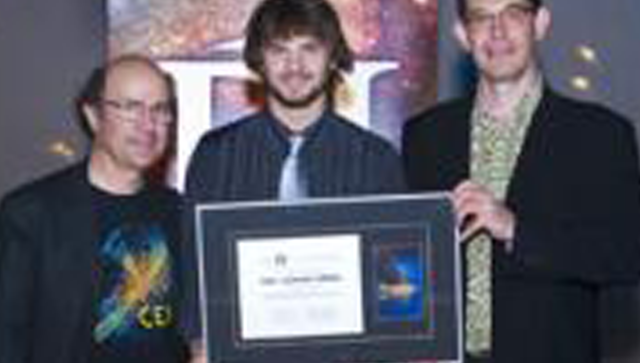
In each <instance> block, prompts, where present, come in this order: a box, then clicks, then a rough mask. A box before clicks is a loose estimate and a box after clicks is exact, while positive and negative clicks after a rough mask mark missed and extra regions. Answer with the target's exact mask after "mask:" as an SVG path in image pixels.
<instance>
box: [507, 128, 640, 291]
mask: <svg viewBox="0 0 640 363" xmlns="http://www.w3.org/2000/svg"><path fill="white" fill-rule="evenodd" d="M592 121H594V122H599V121H601V124H602V125H605V126H603V127H599V128H597V129H592V130H595V131H597V132H591V133H590V134H589V135H590V136H589V137H587V138H582V139H580V141H579V143H578V144H576V143H571V145H567V146H565V147H564V149H562V151H561V152H556V153H554V156H553V158H552V159H553V160H551V158H547V159H545V161H544V163H546V164H550V163H554V162H559V164H556V165H555V166H554V168H553V169H555V172H554V173H555V175H547V176H546V180H543V179H541V178H539V177H537V178H536V181H537V183H536V184H535V185H534V184H530V185H528V186H527V188H526V189H527V190H528V191H532V190H535V192H534V196H533V197H531V196H530V195H529V196H523V198H528V199H527V200H526V201H524V202H522V201H521V200H516V201H515V203H514V205H515V207H516V208H517V210H516V215H517V216H518V222H517V226H516V236H515V239H514V242H515V243H514V246H515V249H514V251H513V256H511V257H510V258H513V261H516V263H517V264H518V265H520V266H523V267H524V268H526V269H527V271H529V272H533V273H535V274H541V275H543V276H548V277H552V278H554V279H570V280H577V281H581V282H585V283H596V284H602V283H611V282H630V281H635V280H636V279H637V278H638V277H639V276H640V171H639V167H638V164H639V162H638V155H637V150H636V143H635V139H634V137H633V132H632V130H631V127H627V126H629V124H626V123H622V122H617V123H616V122H611V121H612V120H611V119H606V120H592ZM613 121H615V120H613ZM612 125H613V126H612ZM616 125H617V126H616ZM587 127H590V126H587ZM577 135H579V133H577V134H576V137H577ZM580 143H582V144H580ZM566 144H569V143H568V142H567V143H566ZM585 146H586V147H585ZM564 155H568V156H564ZM563 160H564V161H563ZM536 170H538V174H540V173H541V172H540V170H542V169H541V168H537V169H536ZM534 199H537V200H534ZM521 202H522V203H521ZM524 205H528V206H527V207H521V206H524ZM532 205H534V207H531V206H532ZM543 205H544V206H545V207H544V208H542V207H540V208H537V207H535V206H543Z"/></svg>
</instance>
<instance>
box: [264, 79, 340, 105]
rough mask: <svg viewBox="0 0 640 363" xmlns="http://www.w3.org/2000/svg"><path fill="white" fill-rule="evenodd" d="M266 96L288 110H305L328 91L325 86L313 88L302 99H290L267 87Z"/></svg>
mask: <svg viewBox="0 0 640 363" xmlns="http://www.w3.org/2000/svg"><path fill="white" fill-rule="evenodd" d="M267 94H268V95H270V96H272V97H273V98H275V99H276V100H277V101H278V103H280V104H281V105H283V106H285V107H288V108H295V109H300V108H305V107H308V106H309V105H311V104H312V103H313V102H315V101H317V100H318V99H319V98H321V97H324V96H325V95H328V94H329V89H328V88H327V87H326V85H323V86H320V87H316V88H314V89H313V90H312V91H311V92H310V93H309V94H308V95H306V96H305V97H303V98H298V99H290V98H286V97H285V96H283V95H282V93H280V92H278V90H276V89H275V88H272V87H268V86H267Z"/></svg>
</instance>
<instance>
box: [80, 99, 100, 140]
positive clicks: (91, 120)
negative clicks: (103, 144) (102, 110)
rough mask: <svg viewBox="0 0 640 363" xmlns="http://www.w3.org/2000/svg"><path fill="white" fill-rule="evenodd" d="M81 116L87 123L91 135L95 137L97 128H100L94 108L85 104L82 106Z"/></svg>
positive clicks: (96, 111) (98, 117)
mask: <svg viewBox="0 0 640 363" xmlns="http://www.w3.org/2000/svg"><path fill="white" fill-rule="evenodd" d="M82 114H83V115H84V118H85V120H86V122H87V127H89V130H90V131H91V133H92V134H93V135H95V134H96V132H97V131H98V128H100V115H98V110H97V109H96V106H93V105H89V104H87V103H85V104H83V105H82Z"/></svg>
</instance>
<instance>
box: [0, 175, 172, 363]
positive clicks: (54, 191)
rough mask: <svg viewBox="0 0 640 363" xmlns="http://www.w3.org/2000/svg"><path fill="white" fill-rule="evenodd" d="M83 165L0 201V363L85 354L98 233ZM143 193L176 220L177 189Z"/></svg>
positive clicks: (38, 362) (70, 359)
mask: <svg viewBox="0 0 640 363" xmlns="http://www.w3.org/2000/svg"><path fill="white" fill-rule="evenodd" d="M86 168H87V165H86V163H82V164H79V165H76V166H73V167H71V168H68V169H66V170H63V171H61V172H57V173H55V174H53V175H51V176H48V177H45V178H43V179H40V180H38V181H35V182H33V183H31V184H29V185H27V186H24V187H22V188H20V189H18V190H16V191H14V192H12V193H10V194H9V195H7V196H6V197H5V198H4V199H3V201H2V204H1V205H0V362H1V363H76V362H77V363H85V362H87V360H88V359H87V354H88V353H89V347H90V346H91V329H92V326H91V325H92V315H93V309H94V305H93V304H94V303H95V301H94V300H95V296H94V295H95V294H96V293H97V291H96V290H97V289H96V288H95V287H96V285H97V284H96V281H98V270H97V268H96V267H95V265H96V261H95V255H96V251H95V248H96V242H97V241H96V240H97V239H98V235H97V226H96V221H95V218H94V211H93V209H92V205H91V200H92V198H91V187H90V185H89V183H88V180H87V170H86ZM147 195H148V203H149V209H150V210H151V211H154V210H156V206H162V207H161V208H157V210H158V211H163V212H161V213H167V215H163V216H162V218H165V217H166V218H175V220H176V221H177V220H179V215H178V213H179V199H178V197H177V194H175V193H174V192H173V191H170V190H168V189H165V188H160V187H157V188H156V187H153V188H151V189H150V191H149V193H148V194H147ZM167 208H169V209H168V210H167ZM152 213H153V212H152ZM170 214H173V215H170ZM176 230H177V228H176ZM176 233H177V232H176ZM170 248H172V247H170ZM172 253H176V254H177V253H178V251H177V250H174V251H172ZM175 261H176V262H179V261H180V259H179V258H175Z"/></svg>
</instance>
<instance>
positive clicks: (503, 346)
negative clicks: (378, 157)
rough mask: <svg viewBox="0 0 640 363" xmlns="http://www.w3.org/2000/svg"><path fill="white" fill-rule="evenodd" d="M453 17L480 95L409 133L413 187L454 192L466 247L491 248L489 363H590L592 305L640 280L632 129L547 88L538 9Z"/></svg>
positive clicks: (477, 7) (488, 3)
mask: <svg viewBox="0 0 640 363" xmlns="http://www.w3.org/2000/svg"><path fill="white" fill-rule="evenodd" d="M458 5H459V15H460V20H459V22H458V23H457V24H456V26H455V34H456V36H457V38H458V40H459V41H460V43H461V45H462V46H463V48H464V49H465V50H467V51H469V52H470V53H471V56H472V57H473V59H474V61H475V64H476V65H477V68H478V71H479V82H478V85H477V91H476V93H475V95H474V96H472V97H469V98H463V99H459V100H454V101H451V102H446V103H444V104H441V105H439V106H436V107H434V108H433V109H431V110H428V111H427V112H425V113H423V114H421V115H418V116H416V117H415V118H414V119H412V120H410V121H409V122H408V123H407V124H406V127H405V130H404V136H403V138H404V140H403V145H404V146H403V148H404V152H403V154H404V161H405V166H406V173H407V179H408V183H409V184H410V187H411V188H412V189H413V190H416V191H422V190H452V199H453V203H454V209H455V210H456V213H457V216H458V219H459V221H460V224H461V226H462V238H463V240H469V239H471V240H473V239H475V238H476V236H477V235H479V234H485V235H487V236H488V237H489V239H488V240H489V241H492V242H493V243H492V248H491V250H492V254H493V258H492V260H491V261H492V263H493V265H492V269H491V271H492V279H491V280H490V281H491V283H492V284H493V287H492V289H491V291H492V294H493V296H492V302H493V306H492V308H493V313H492V314H491V315H492V318H493V329H492V336H491V338H492V340H493V342H492V343H493V346H492V351H491V354H489V355H486V357H487V358H490V359H492V361H493V362H498V363H516V362H517V363H528V362H536V363H540V362H545V363H556V362H558V363H591V362H593V363H595V362H598V361H599V360H598V359H599V352H598V341H599V339H598V292H599V290H600V289H601V287H602V286H603V285H607V284H611V283H616V282H628V281H635V279H636V278H637V277H638V272H639V270H640V227H639V225H638V223H639V222H640V219H639V218H640V173H639V171H638V156H637V150H636V145H635V140H634V133H633V128H632V126H631V125H630V123H629V122H628V121H627V120H625V119H623V118H622V117H620V116H619V115H617V114H615V113H613V112H612V111H610V110H608V109H606V108H604V107H601V106H598V105H594V104H590V103H585V102H579V101H576V100H571V99H568V98H565V97H563V96H561V95H558V94H557V93H555V92H554V91H553V90H551V89H549V88H548V87H547V86H546V85H545V83H544V80H543V78H542V76H541V72H540V68H539V65H538V60H537V56H536V46H537V43H538V42H539V41H540V40H542V39H543V38H544V37H545V35H546V33H547V29H548V27H549V23H550V13H549V10H548V9H547V8H546V7H544V6H543V4H541V1H536V0H460V1H459V2H458ZM514 140H515V141H514ZM505 155H506V156H505ZM496 184H497V185H498V186H499V187H498V188H494V187H492V186H493V185H496ZM496 189H497V191H496ZM467 248H468V246H467ZM471 278H474V276H471Z"/></svg>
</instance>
